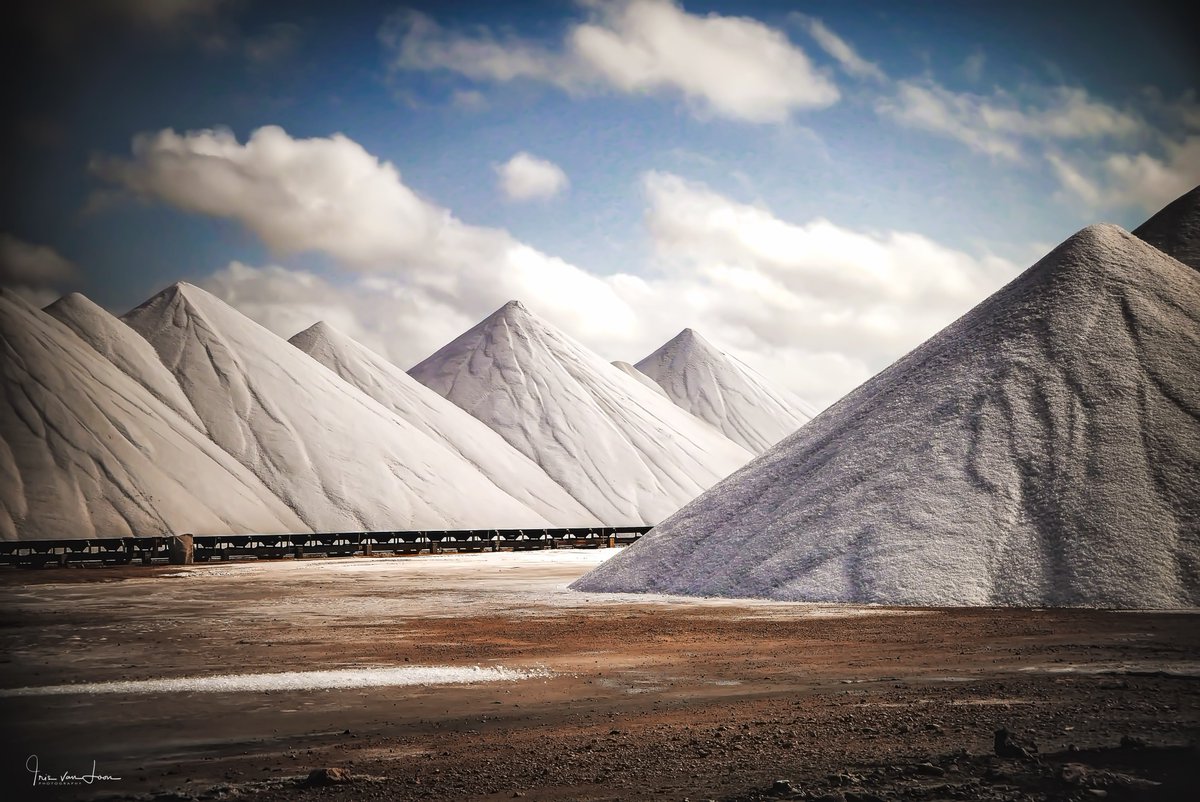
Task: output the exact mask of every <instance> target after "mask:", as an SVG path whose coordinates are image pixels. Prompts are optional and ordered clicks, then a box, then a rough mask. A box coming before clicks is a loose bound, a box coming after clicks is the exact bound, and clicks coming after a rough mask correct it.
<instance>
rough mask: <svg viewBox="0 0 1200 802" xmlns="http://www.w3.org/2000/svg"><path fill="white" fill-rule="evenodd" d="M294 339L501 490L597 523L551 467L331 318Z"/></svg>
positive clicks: (565, 521)
mask: <svg viewBox="0 0 1200 802" xmlns="http://www.w3.org/2000/svg"><path fill="white" fill-rule="evenodd" d="M289 342H291V343H292V345H294V346H296V347H297V348H299V349H300V350H301V351H303V352H304V353H306V354H308V355H309V356H310V357H312V358H313V359H315V360H316V361H318V362H320V363H321V364H322V365H324V366H325V367H327V368H329V369H330V370H332V371H333V372H334V373H336V374H337V375H338V376H341V377H342V378H343V379H344V380H345V381H347V382H349V383H350V384H352V385H354V386H355V387H357V388H358V389H359V390H361V391H363V392H364V393H366V394H367V395H369V396H370V397H371V398H373V399H375V400H376V401H378V402H379V403H380V404H382V405H383V406H384V407H386V408H387V409H389V410H390V411H392V412H393V413H395V414H396V415H397V416H399V417H401V418H403V419H404V420H406V421H408V422H409V423H411V424H412V425H413V426H415V427H416V428H417V429H419V430H420V431H422V432H424V433H425V434H426V435H428V436H429V437H430V438H431V439H432V440H434V441H435V442H437V443H439V444H441V445H442V446H445V447H446V448H448V449H450V450H451V451H452V452H454V453H455V454H458V455H459V456H460V457H462V458H463V459H464V460H466V461H467V462H469V463H470V464H471V465H473V466H475V468H476V469H478V470H479V472H480V473H482V474H483V475H484V476H486V477H487V478H488V480H490V481H491V482H492V483H493V484H495V485H496V486H498V487H499V488H500V489H501V490H503V491H504V492H506V493H508V494H509V495H510V496H512V497H513V498H516V499H517V500H518V501H520V502H522V503H523V504H525V505H526V506H528V507H530V508H531V509H533V510H535V511H537V512H538V513H540V514H541V515H543V516H544V517H545V518H546V519H547V520H549V521H550V522H551V523H552V524H554V525H555V526H586V525H587V524H592V523H596V522H597V521H596V517H595V516H594V515H592V514H591V513H589V512H588V511H587V510H586V509H584V508H583V506H582V505H581V504H580V503H579V502H578V501H576V500H575V499H574V498H572V497H571V495H570V494H569V493H567V491H565V490H563V489H562V488H561V487H559V486H558V484H556V483H555V482H554V480H553V479H551V478H550V477H549V476H547V475H546V472H545V471H543V470H542V469H541V468H539V467H538V466H537V464H536V463H534V462H533V461H532V460H531V459H529V458H528V457H526V456H525V455H524V454H522V453H521V452H519V451H517V450H516V449H515V448H513V447H512V446H510V445H509V444H508V443H506V442H505V441H504V439H503V438H501V437H500V435H498V434H496V433H495V432H494V431H492V430H491V429H489V428H488V427H487V426H486V425H484V424H483V423H481V422H480V421H478V420H476V419H475V418H473V417H471V416H470V415H468V414H467V413H466V412H464V411H463V410H461V409H459V408H458V407H457V406H455V405H454V404H452V403H451V402H449V401H447V400H446V399H445V398H442V397H441V396H440V395H438V394H437V393H435V392H433V391H432V390H430V389H429V388H428V387H426V386H425V385H423V384H421V383H420V382H418V381H417V380H416V379H414V378H413V377H411V376H409V375H408V374H407V373H405V372H404V371H403V370H401V369H400V368H398V367H396V366H395V365H393V364H392V363H391V362H388V361H387V360H386V359H384V358H383V357H381V356H379V355H378V354H376V353H375V352H374V351H372V350H371V349H369V348H367V347H366V346H365V345H361V344H360V343H358V342H356V341H354V340H353V339H351V338H350V337H347V336H346V335H345V334H343V333H341V332H340V331H338V330H337V329H335V328H334V327H333V326H330V325H329V324H328V323H324V322H321V323H316V324H314V325H312V326H310V327H309V328H307V329H305V330H304V331H302V332H300V333H299V334H297V335H295V336H294V337H292V338H291V340H289ZM496 525H497V526H499V525H502V524H501V523H500V522H497V524H496Z"/></svg>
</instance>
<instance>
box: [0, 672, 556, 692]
mask: <svg viewBox="0 0 1200 802" xmlns="http://www.w3.org/2000/svg"><path fill="white" fill-rule="evenodd" d="M548 676H550V673H549V672H548V671H545V670H544V669H539V668H533V669H520V668H504V667H502V666H490V667H481V666H413V665H406V666H395V667H387V668H344V669H336V670H332V671H284V672H280V673H275V674H212V675H208V676H194V677H169V678H165V679H146V680H121V681H116V682H80V683H75V684H69V685H44V686H42V687H33V688H8V689H2V688H0V696H64V695H67V694H92V693H128V694H145V693H239V692H242V693H246V692H248V693H261V692H264V691H312V690H329V689H336V688H384V687H393V688H394V687H402V686H406V685H473V684H475V683H480V682H517V681H519V680H525V679H533V678H535V677H548Z"/></svg>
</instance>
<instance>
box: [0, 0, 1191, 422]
mask: <svg viewBox="0 0 1200 802" xmlns="http://www.w3.org/2000/svg"><path fill="white" fill-rule="evenodd" d="M1173 7H1177V4H1174V3H1153V2H1151V3H1147V2H1139V3H1119V2H1106V1H1105V0H1095V1H1094V2H1087V3H1081V2H1060V3H1045V2H1021V1H1016V2H1004V3H1001V2H938V1H936V0H925V2H920V3H896V2H852V1H849V0H847V1H844V2H794V3H783V2H737V3H735V2H686V3H680V2H671V0H611V1H609V0H579V2H545V3H534V2H530V3H473V2H449V1H445V0H444V1H443V2H427V3H413V4H403V3H394V2H351V1H349V0H348V1H347V2H343V3H339V4H328V3H318V2H305V1H304V0H296V1H295V2H286V3H285V2H268V1H267V0H257V1H256V0H87V1H85V0H49V2H47V0H42V1H41V2H31V1H30V0H19V2H17V3H16V5H15V7H14V8H13V10H12V12H11V19H10V22H9V24H6V26H5V28H4V31H3V32H2V33H0V60H2V61H3V64H4V67H5V70H6V74H7V75H10V76H14V75H15V76H20V80H17V81H9V82H6V83H7V85H6V86H5V87H4V88H2V89H0V93H2V94H3V102H4V107H5V108H6V110H7V113H6V116H5V119H6V123H5V125H4V126H3V127H2V130H0V153H3V154H4V155H3V164H4V191H3V193H0V285H4V286H8V287H12V288H14V289H16V290H17V291H18V292H21V293H22V294H23V295H25V296H26V297H27V298H29V299H31V300H33V301H34V302H36V303H39V304H45V303H49V302H51V301H53V300H54V299H55V298H57V297H58V296H59V295H60V294H62V293H65V292H71V291H79V292H83V293H85V294H87V295H88V296H89V297H91V298H92V299H93V300H95V301H96V302H97V303H100V304H101V305H102V306H104V307H106V308H108V309H110V310H111V311H113V312H114V313H117V314H121V313H124V312H125V311H128V310H129V309H130V308H132V307H134V306H136V305H137V304H139V303H141V302H142V301H143V300H145V299H147V298H148V297H150V296H151V295H152V294H154V293H155V292H158V291H159V290H161V289H163V288H164V287H166V286H169V285H170V284H172V283H174V282H176V281H181V280H182V281H189V282H192V283H194V284H197V285H199V286H201V287H204V288H205V289H207V290H209V291H211V292H213V293H214V294H216V295H218V296H219V297H221V298H223V299H225V300H226V301H228V302H229V303H231V304H232V305H233V306H234V307H236V308H237V309H239V310H241V311H242V312H243V313H245V314H247V315H249V316H250V317H252V318H254V319H255V320H257V321H258V322H260V323H262V324H263V325H264V326H266V327H267V328H269V329H271V330H272V331H274V332H275V333H276V334H279V335H281V336H284V337H289V336H291V335H292V334H294V333H296V332H298V331H300V330H301V329H304V328H306V327H307V326H309V325H311V324H312V323H314V322H316V321H317V320H321V319H323V320H326V321H327V322H329V323H330V324H332V325H334V326H335V327H337V328H339V329H341V330H343V331H344V332H345V333H346V334H349V335H350V336H352V337H354V338H356V339H358V340H360V341H361V342H363V343H364V344H366V345H368V346H369V347H371V348H373V349H375V350H377V351H378V352H380V353H381V354H383V355H384V356H386V357H387V358H389V359H391V360H392V361H393V362H395V363H396V364H398V365H400V366H401V367H403V368H408V367H411V366H412V365H413V364H415V363H417V362H419V361H420V360H421V359H423V358H424V357H426V356H428V355H429V354H431V353H433V352H434V351H436V350H437V349H438V348H439V347H440V346H442V345H443V344H445V343H446V342H448V341H449V340H451V339H452V338H454V337H455V336H457V335H458V334H459V333H461V332H462V331H464V330H466V329H467V328H469V327H470V326H471V325H473V324H474V323H475V322H477V321H478V320H480V319H482V318H483V317H485V316H486V315H487V314H489V313H490V312H491V311H493V310H494V309H496V308H498V307H500V306H501V305H502V304H503V303H505V302H506V301H508V300H510V299H519V300H521V301H523V302H524V303H525V305H526V306H527V307H528V308H529V309H530V310H531V311H533V312H534V313H535V314H537V315H539V316H541V317H543V318H545V319H547V320H549V321H550V322H551V323H554V324H555V325H557V326H559V327H560V328H562V329H563V330H564V331H565V332H567V333H568V334H570V335H571V336H573V337H575V338H577V339H579V340H580V341H582V342H583V343H584V344H585V345H587V346H589V347H591V348H593V349H594V350H596V351H597V352H598V353H600V354H601V355H602V356H604V357H605V358H607V359H611V360H616V359H621V360H626V361H631V362H636V361H637V360H639V359H641V358H642V357H643V356H645V355H647V354H649V353H650V352H651V351H653V350H654V349H656V348H657V347H658V346H659V345H661V344H662V343H663V342H665V341H666V340H668V339H669V338H670V337H672V336H674V334H676V333H677V332H678V331H679V330H681V329H683V328H685V327H691V328H694V329H696V330H698V331H700V332H702V333H703V334H704V336H705V337H706V338H707V339H708V340H710V341H711V342H713V343H714V344H716V345H717V346H718V347H721V348H723V349H724V350H727V351H729V352H731V353H733V354H735V355H737V356H739V357H741V358H742V359H744V360H745V361H747V362H749V363H750V364H751V365H753V366H754V367H755V368H757V369H758V370H759V371H760V372H761V373H763V374H764V375H765V376H767V377H768V378H769V379H771V380H773V381H774V382H775V383H776V384H778V385H780V386H782V387H786V388H788V389H790V390H791V391H793V392H795V393H797V394H798V395H800V396H802V397H804V398H805V399H807V400H808V401H809V402H811V403H813V404H815V405H817V406H824V405H827V404H829V403H831V402H832V401H834V400H836V399H837V398H838V397H840V396H841V395H842V394H844V393H845V392H847V391H849V390H850V389H852V388H853V387H855V386H856V385H857V384H859V383H860V382H862V381H863V380H865V379H867V378H869V377H870V376H871V375H873V374H874V373H875V372H877V371H878V370H880V369H882V368H884V367H886V366H887V365H888V364H889V363H890V362H892V361H893V360H894V359H896V358H898V357H899V356H901V355H903V354H904V353H906V352H907V351H908V350H910V349H911V348H913V347H915V346H917V345H919V344H920V343H921V342H922V341H923V340H924V339H926V338H927V337H928V336H930V335H931V334H933V333H935V332H936V331H937V330H939V329H940V328H942V327H943V326H944V325H946V324H947V323H949V322H951V321H952V320H953V319H955V318H956V317H958V316H959V315H961V314H962V313H964V312H965V311H967V310H968V309H970V308H971V307H972V306H974V305H975V304H976V303H978V302H979V301H981V300H982V299H983V298H985V297H986V296H987V295H989V294H990V293H991V292H993V291H995V290H996V289H998V288H999V287H1001V286H1002V285H1003V284H1004V283H1005V282H1007V281H1008V280H1010V279H1011V278H1013V277H1014V276H1015V275H1017V274H1018V273H1019V272H1020V271H1021V270H1023V269H1025V268H1027V267H1029V266H1030V265H1031V264H1033V263H1034V262H1035V261H1036V260H1037V259H1038V258H1040V257H1041V256H1042V255H1044V254H1045V253H1046V252H1047V251H1048V250H1050V249H1051V248H1052V247H1053V246H1054V245H1055V244H1057V243H1058V242H1060V241H1062V240H1063V239H1065V238H1066V237H1068V236H1069V235H1070V234H1071V233H1073V232H1074V231H1076V230H1078V229H1079V228H1082V227H1083V226H1085V225H1088V224H1090V223H1095V222H1112V223H1116V224H1118V225H1121V226H1123V227H1125V228H1127V229H1132V228H1134V227H1136V226H1137V225H1138V224H1139V223H1140V222H1141V221H1142V220H1144V219H1145V218H1146V217H1148V216H1149V215H1150V214H1152V213H1153V212H1154V211H1156V210H1157V209H1159V208H1161V207H1162V206H1163V205H1165V204H1166V203H1168V202H1169V201H1170V200H1172V199H1174V198H1175V197H1177V196H1178V195H1180V194H1182V193H1183V192H1185V191H1187V190H1188V189H1190V188H1192V187H1193V186H1195V185H1196V184H1198V183H1200V97H1198V95H1197V92H1198V90H1200V87H1198V86H1197V84H1198V83H1200V44H1198V43H1197V41H1196V38H1195V37H1194V35H1193V34H1194V28H1193V27H1192V26H1191V25H1190V24H1189V20H1188V19H1186V18H1184V17H1183V16H1180V13H1179V12H1176V11H1173V10H1172V8H1173Z"/></svg>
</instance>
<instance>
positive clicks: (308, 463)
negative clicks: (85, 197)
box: [124, 283, 549, 532]
mask: <svg viewBox="0 0 1200 802" xmlns="http://www.w3.org/2000/svg"><path fill="white" fill-rule="evenodd" d="M124 320H125V321H126V322H127V323H128V324H129V325H130V326H131V327H132V328H133V329H134V330H135V331H137V332H139V333H140V334H142V336H144V337H145V338H146V339H147V340H148V341H149V342H150V343H151V345H153V346H154V348H155V350H156V351H157V352H158V355H159V358H160V359H161V360H162V362H163V364H165V365H166V366H167V367H168V368H169V369H170V370H171V371H172V373H173V374H174V375H175V377H176V379H178V381H179V384H180V386H181V387H182V388H183V390H184V393H185V394H186V395H187V396H188V399H189V400H190V401H191V403H192V407H193V408H194V409H195V411H196V414H197V415H199V417H200V419H201V420H202V421H203V422H204V424H205V427H206V429H207V431H208V433H209V435H210V436H211V437H212V439H213V440H214V441H215V442H216V443H217V445H219V446H221V447H222V448H223V449H225V450H226V451H227V452H229V453H230V454H232V455H233V456H234V458H236V459H237V460H238V461H240V462H241V463H242V464H243V465H245V466H246V467H247V468H249V469H250V470H251V471H253V472H254V473H255V474H256V475H257V476H258V477H259V478H260V479H261V480H262V482H263V483H264V484H266V485H267V487H269V488H271V490H272V491H273V492H274V493H275V494H276V495H277V496H278V497H279V498H280V499H282V500H283V501H284V502H285V503H287V504H288V505H289V506H290V507H291V508H292V509H293V510H295V512H296V515H297V516H298V517H299V518H300V519H301V520H302V521H303V522H304V523H305V524H306V525H307V527H309V528H311V529H313V530H316V531H325V532H346V531H367V530H389V529H420V528H427V527H428V528H439V529H440V528H455V529H459V528H461V529H472V528H480V527H494V526H502V527H509V526H512V527H517V526H548V525H549V522H548V521H547V520H546V519H545V518H544V517H542V516H541V515H539V514H538V513H536V512H535V511H533V510H532V509H530V508H529V507H527V506H525V505H524V504H522V503H521V502H519V501H517V500H516V499H514V498H513V497H512V496H510V495H508V494H507V493H505V492H503V491H502V490H500V489H499V488H498V487H496V485H494V484H493V483H492V482H490V481H488V480H487V479H486V478H484V477H483V476H482V475H481V474H480V473H479V471H478V470H476V469H475V467H474V466H473V465H471V464H470V463H469V462H467V461H466V460H464V459H463V458H462V457H460V456H459V455H458V454H455V453H452V452H451V451H449V450H448V449H447V448H445V447H444V446H442V445H440V444H439V443H436V442H434V441H433V440H432V439H430V438H429V437H428V436H427V435H426V434H425V433H424V432H422V431H420V430H418V429H417V428H416V427H415V426H413V425H412V424H410V423H408V422H407V421H405V420H403V419H401V418H399V417H397V416H396V415H395V414H393V413H392V412H390V411H389V410H387V409H385V408H384V407H383V406H381V405H380V404H379V403H378V402H377V401H375V400H374V399H372V398H370V397H369V396H367V395H366V394H364V393H363V392H362V391H360V390H359V389H357V388H356V387H353V386H351V385H350V384H348V383H346V382H345V381H343V380H342V379H340V378H339V377H338V376H336V375H334V374H333V373H332V372H331V371H329V370H327V369H326V368H325V367H324V366H322V365H320V364H319V363H317V362H316V361H315V360H313V359H311V358H310V357H309V356H307V355H306V354H304V353H302V352H301V351H299V350H298V349H296V348H294V347H293V346H292V345H291V344H289V343H288V342H287V341H286V340H283V339H281V338H279V337H277V336H276V335H275V334H273V333H271V332H270V331H268V330H266V329H265V328H263V327H262V326H260V325H258V324H257V323H255V322H253V321H252V320H250V319H249V318H247V317H246V316H244V315H242V314H241V313H239V312H237V311H236V310H234V309H232V308H231V307H229V306H228V305H226V304H225V303H223V302H221V301H220V300H218V299H217V298H214V297H213V296H212V295H210V294H208V293H207V292H205V291H203V290H201V289H199V288H197V287H193V286H191V285H188V284H182V283H181V284H177V285H175V286H173V287H170V288H168V289H167V290H164V291H163V292H161V293H159V294H158V295H156V296H155V297H154V298H152V299H150V300H149V301H147V302H146V303H144V304H142V305H141V306H139V307H138V308H137V309H135V310H133V311H132V312H130V313H129V314H127V315H126V316H125V318H124Z"/></svg>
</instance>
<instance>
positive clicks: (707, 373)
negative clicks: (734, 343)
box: [635, 329, 814, 454]
mask: <svg viewBox="0 0 1200 802" xmlns="http://www.w3.org/2000/svg"><path fill="white" fill-rule="evenodd" d="M635 367H636V369H637V370H638V371H639V372H640V373H642V374H643V375H645V376H649V377H650V378H651V379H652V380H653V381H655V382H657V383H658V384H659V385H660V386H661V387H662V388H663V390H664V391H665V392H666V394H667V398H670V399H671V400H672V401H674V402H675V403H676V404H678V405H679V406H681V407H683V408H684V409H686V410H687V411H688V412H690V413H692V414H693V415H695V416H696V417H698V418H700V419H701V420H706V421H708V422H709V423H711V424H712V425H713V426H715V427H717V428H718V429H720V430H721V431H722V432H724V433H725V436H726V437H728V438H729V439H730V440H733V441H734V442H735V443H740V444H741V445H743V446H745V447H746V448H748V449H749V450H750V451H752V452H754V453H755V454H761V453H762V452H763V451H766V450H767V449H768V448H770V447H771V446H773V445H775V444H776V443H778V442H779V441H780V440H782V439H783V438H784V437H787V436H788V435H789V434H791V433H792V432H794V431H796V430H797V429H799V428H800V427H801V426H803V425H804V424H805V423H807V422H808V421H809V420H811V419H812V417H813V414H814V412H813V409H812V407H811V406H810V405H809V404H807V403H806V402H804V401H801V400H800V399H798V398H794V397H792V396H791V395H790V394H789V393H785V392H783V391H781V390H777V389H775V388H772V387H771V386H770V383H769V382H768V381H767V380H766V379H764V378H763V377H762V376H760V375H759V374H758V372H757V371H755V370H754V369H753V368H751V367H749V366H748V365H746V364H743V363H742V362H741V360H739V359H736V358H734V357H732V356H729V355H728V354H726V353H724V352H722V351H719V350H717V349H716V348H715V347H714V346H713V345H712V344H711V343H709V342H708V341H707V340H705V339H704V338H703V337H701V336H700V335H699V334H697V333H696V332H695V331H693V330H692V329H684V330H683V331H681V332H679V334H677V335H675V336H674V337H673V338H671V340H669V341H668V342H666V343H665V344H663V346H662V347H661V348H659V349H658V350H657V351H655V352H654V353H652V354H650V355H649V356H647V357H646V358H645V359H643V360H642V361H641V362H638V363H637V365H636V366H635Z"/></svg>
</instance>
